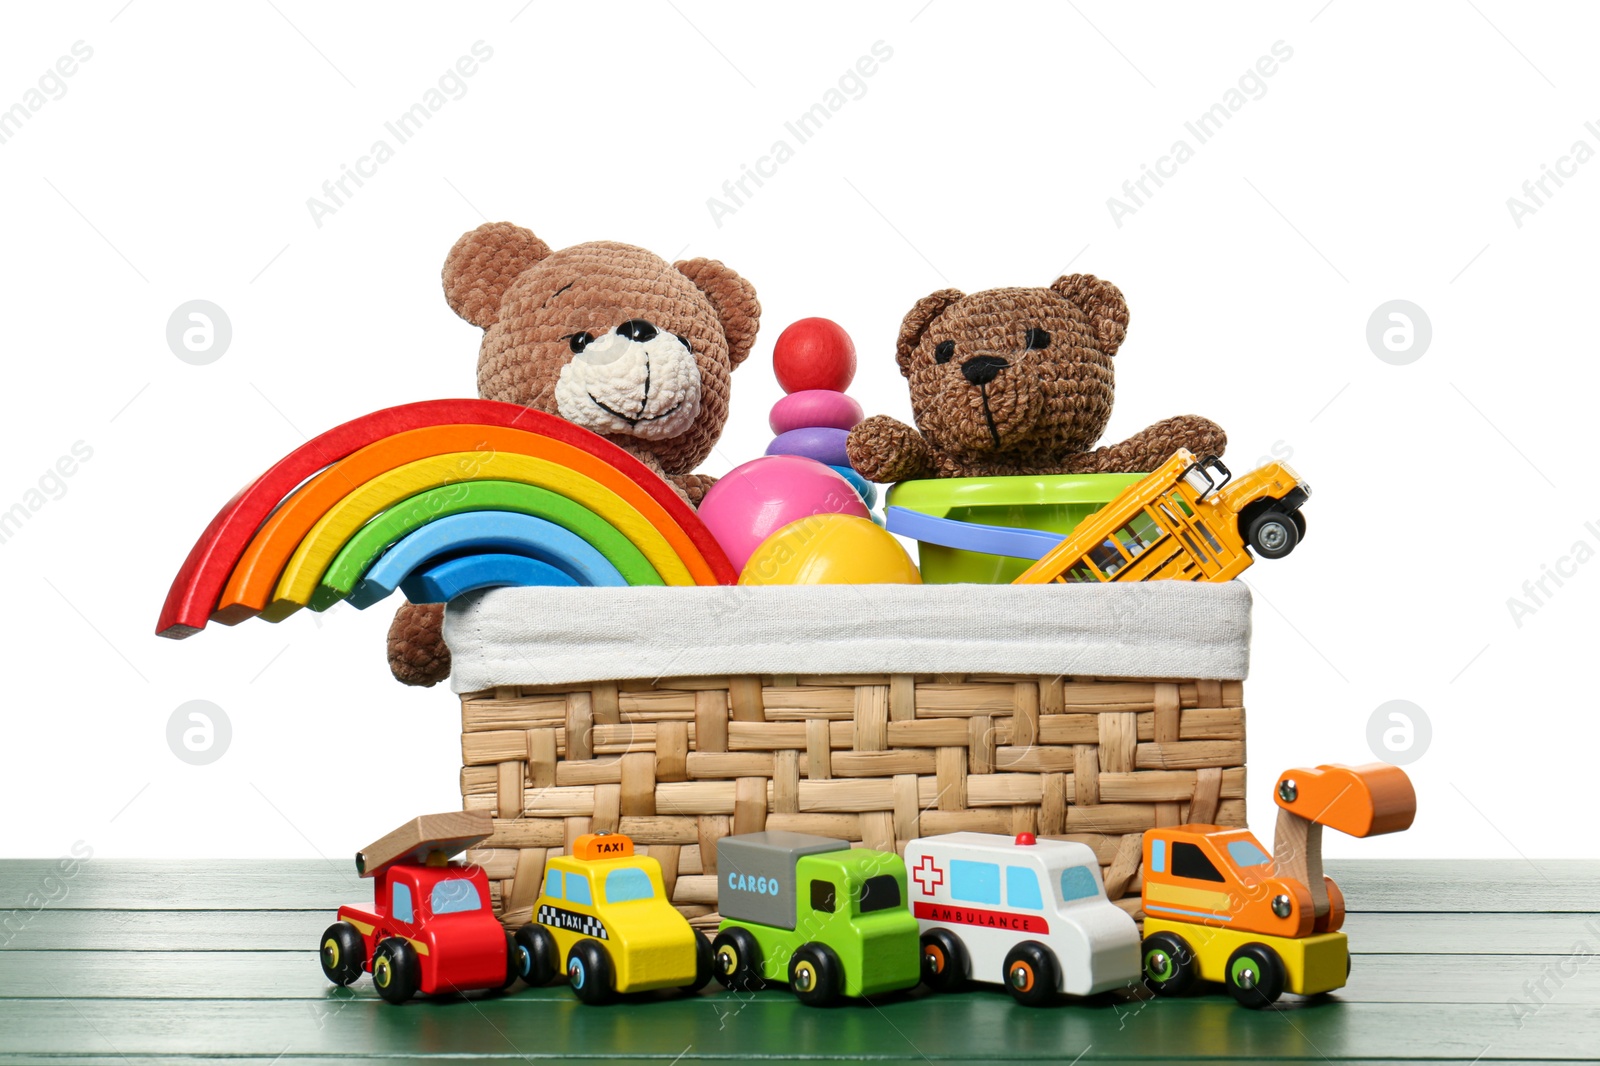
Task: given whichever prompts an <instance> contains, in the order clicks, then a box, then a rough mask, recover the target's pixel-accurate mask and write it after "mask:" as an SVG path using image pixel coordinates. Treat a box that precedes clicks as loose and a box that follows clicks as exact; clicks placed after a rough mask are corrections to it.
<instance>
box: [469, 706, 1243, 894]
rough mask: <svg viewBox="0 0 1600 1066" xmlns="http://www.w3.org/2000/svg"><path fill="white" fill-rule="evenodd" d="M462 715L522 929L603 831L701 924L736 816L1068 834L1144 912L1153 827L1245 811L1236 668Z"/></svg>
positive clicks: (870, 839) (494, 861)
mask: <svg viewBox="0 0 1600 1066" xmlns="http://www.w3.org/2000/svg"><path fill="white" fill-rule="evenodd" d="M461 712H462V738H461V746H462V761H463V763H464V764H465V765H464V766H463V768H462V771H461V793H462V800H463V803H464V805H465V807H466V809H469V810H488V811H491V812H493V813H494V815H495V823H494V826H495V832H494V835H493V836H492V837H490V838H489V839H488V840H486V841H485V842H484V844H483V846H482V847H481V848H480V849H479V850H475V851H473V852H471V853H470V855H469V857H470V858H471V859H473V860H474V861H476V862H478V863H480V864H481V865H483V866H484V867H485V868H486V870H487V872H488V875H489V877H490V883H491V885H492V886H493V888H494V894H495V899H494V903H495V908H496V911H497V913H500V914H501V916H502V918H503V920H505V921H506V922H507V923H508V924H520V922H522V921H526V920H527V918H528V915H529V913H530V909H531V907H532V905H533V902H534V899H535V897H536V896H537V895H538V893H539V888H540V884H541V882H542V879H543V870H544V865H545V861H546V859H547V858H548V857H550V856H552V855H556V854H559V853H561V851H562V850H564V849H565V848H566V847H567V846H568V845H569V844H570V843H571V841H572V840H573V839H574V838H575V837H576V836H578V835H579V834H580V833H587V832H594V831H601V830H615V831H621V832H623V833H626V834H628V835H629V836H631V837H632V838H633V839H634V840H635V841H636V842H637V843H638V844H639V845H642V846H643V847H644V848H645V849H647V851H648V854H650V855H652V856H654V857H655V858H656V859H657V860H658V861H659V862H660V863H661V867H662V871H663V873H664V875H665V878H666V883H667V889H668V892H669V894H670V895H671V898H672V900H673V902H674V904H675V905H676V906H677V907H678V909H679V910H681V911H682V912H683V913H684V914H685V915H687V916H688V917H689V918H690V919H691V920H692V921H694V923H695V924H696V925H701V926H705V925H712V924H714V923H715V921H716V915H715V910H716V899H717V878H716V873H717V841H718V840H720V839H721V838H722V837H723V836H726V835H727V834H729V833H748V832H755V831H758V830H761V829H791V830H797V831H802V832H808V833H818V834H822V835H825V836H833V837H838V838H840V839H844V840H850V841H859V842H861V843H862V844H864V845H866V846H869V847H875V848H883V849H889V848H894V849H897V850H901V849H903V848H904V847H905V844H906V842H907V841H908V840H910V839H912V838H914V837H918V836H928V835H933V834H938V833H949V832H955V831H958V830H973V831H979V832H990V833H1006V834H1009V833H1018V832H1032V833H1037V834H1040V835H1044V836H1052V837H1063V838H1065V839H1069V840H1077V841H1081V842H1083V843H1086V844H1088V845H1090V846H1091V847H1092V848H1094V849H1095V853H1096V854H1097V856H1098V857H1099V860H1100V863H1101V866H1102V872H1103V874H1104V876H1105V883H1106V890H1107V892H1108V894H1109V895H1110V896H1111V898H1112V899H1114V900H1120V901H1121V905H1122V906H1123V907H1124V908H1125V909H1127V910H1129V911H1130V912H1133V913H1137V908H1138V892H1139V888H1140V881H1139V859H1140V836H1141V834H1142V833H1143V832H1144V830H1146V829H1150V828H1152V827H1154V826H1159V825H1175V824H1178V823H1181V822H1186V821H1200V822H1216V823H1219V824H1223V825H1244V824H1245V801H1244V797H1245V774H1244V755H1245V748H1244V703H1243V695H1242V684H1241V683H1240V682H1239V681H1218V680H1177V679H1165V680H1151V679H1136V680H1116V679H1108V678H1088V677H1062V676H1059V675H1058V676H1051V677H1041V676H1012V675H988V674H962V675H943V674H939V675H934V674H928V675H922V674H916V675H913V674H892V675H887V674H886V675H873V676H861V675H856V676H844V675H830V676H815V677H813V676H783V675H778V676H772V675H768V676H737V677H700V678H672V679H666V680H658V681H654V682H651V681H620V682H618V681H606V682H589V683H567V684H558V685H542V686H527V685H500V686H497V687H495V688H493V689H490V690H486V691H479V692H473V693H469V694H464V695H463V696H462V697H461Z"/></svg>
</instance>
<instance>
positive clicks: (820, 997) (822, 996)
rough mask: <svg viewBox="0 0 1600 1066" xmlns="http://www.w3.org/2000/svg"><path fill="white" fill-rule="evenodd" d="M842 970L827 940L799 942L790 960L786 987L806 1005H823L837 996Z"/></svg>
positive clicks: (842, 974) (837, 957)
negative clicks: (822, 942)
mask: <svg viewBox="0 0 1600 1066" xmlns="http://www.w3.org/2000/svg"><path fill="white" fill-rule="evenodd" d="M843 976H844V970H843V968H842V967H841V966H840V965H839V956H837V955H835V954H834V953H833V949H832V948H830V947H828V946H827V945H826V944H814V943H813V944H801V945H800V947H799V948H797V949H796V950H795V953H794V957H793V958H791V959H790V960H789V987H790V988H792V989H793V990H794V996H795V998H796V999H798V1000H799V1001H800V1002H801V1003H804V1004H805V1005H806V1006H808V1007H826V1006H827V1005H828V1004H830V1003H832V1002H833V1001H834V1000H835V999H837V998H838V997H839V985H840V984H841V981H840V978H841V977H843Z"/></svg>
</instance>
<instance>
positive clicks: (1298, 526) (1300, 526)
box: [1289, 511, 1306, 547]
mask: <svg viewBox="0 0 1600 1066" xmlns="http://www.w3.org/2000/svg"><path fill="white" fill-rule="evenodd" d="M1289 521H1291V522H1293V523H1294V530H1295V532H1296V533H1298V534H1300V539H1299V540H1297V541H1295V545H1296V546H1297V547H1298V546H1299V545H1300V544H1301V543H1303V542H1304V541H1305V539H1306V513H1305V512H1304V511H1290V512H1289Z"/></svg>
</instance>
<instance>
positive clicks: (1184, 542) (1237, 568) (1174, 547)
mask: <svg viewBox="0 0 1600 1066" xmlns="http://www.w3.org/2000/svg"><path fill="white" fill-rule="evenodd" d="M1310 495H1311V486H1310V485H1308V484H1306V482H1304V481H1302V480H1301V479H1300V477H1299V475H1297V474H1296V473H1295V472H1294V471H1293V470H1291V469H1290V468H1289V467H1288V466H1287V465H1286V464H1284V463H1268V464H1267V465H1266V466H1263V467H1261V468H1259V469H1257V470H1252V471H1251V472H1250V473H1248V474H1245V475H1243V476H1242V477H1239V478H1237V479H1235V478H1234V477H1233V475H1232V474H1231V473H1229V471H1228V468H1227V467H1226V466H1224V465H1222V460H1221V459H1218V458H1217V457H1216V456H1214V455H1208V456H1206V457H1205V458H1204V459H1198V460H1197V459H1196V458H1195V457H1194V454H1193V453H1192V452H1190V451H1189V450H1188V449H1187V448H1180V449H1178V451H1177V452H1176V453H1175V454H1174V455H1173V456H1172V458H1170V459H1168V460H1167V461H1166V462H1165V463H1162V464H1161V466H1160V468H1159V469H1157V470H1155V471H1153V472H1152V473H1151V474H1150V475H1149V476H1147V477H1146V478H1145V479H1144V480H1143V481H1140V482H1138V483H1137V484H1134V485H1132V486H1129V487H1128V488H1127V489H1125V490H1123V492H1122V493H1121V494H1120V495H1118V496H1117V498H1116V499H1114V500H1112V501H1111V502H1110V503H1108V504H1106V505H1105V506H1104V507H1102V508H1100V510H1098V511H1096V512H1095V513H1094V514H1092V515H1090V516H1089V517H1088V518H1087V519H1085V520H1084V522H1083V523H1082V524H1081V525H1080V526H1079V527H1078V528H1077V530H1076V531H1075V532H1074V533H1073V534H1072V536H1070V537H1068V538H1067V539H1066V540H1064V541H1062V542H1061V543H1060V544H1059V545H1058V546H1056V547H1055V548H1054V549H1052V550H1051V551H1050V553H1049V554H1048V555H1046V556H1045V557H1044V558H1042V559H1040V560H1039V561H1038V562H1037V563H1035V564H1033V566H1031V567H1029V568H1028V569H1027V570H1026V571H1024V572H1023V574H1022V576H1020V577H1018V578H1017V579H1016V581H1015V582H1014V584H1018V585H1043V584H1048V583H1050V582H1053V581H1059V582H1075V581H1152V580H1161V579H1175V580H1179V581H1228V580H1231V579H1232V578H1235V577H1238V576H1239V574H1240V573H1241V572H1242V571H1243V570H1244V569H1245V568H1246V567H1248V566H1249V565H1250V564H1251V563H1252V562H1254V559H1253V558H1252V557H1251V554H1250V551H1248V550H1246V545H1248V546H1249V548H1250V549H1251V550H1253V551H1254V552H1255V554H1256V555H1259V556H1261V557H1262V558H1263V559H1281V558H1283V557H1284V556H1285V555H1288V554H1289V553H1290V552H1291V551H1293V550H1294V548H1295V545H1297V544H1299V543H1300V541H1301V539H1302V538H1304V537H1305V533H1306V520H1305V518H1304V517H1303V516H1302V515H1301V514H1300V507H1301V505H1302V504H1304V503H1305V501H1306V499H1307V498H1308V497H1310Z"/></svg>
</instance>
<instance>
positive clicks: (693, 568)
mask: <svg viewBox="0 0 1600 1066" xmlns="http://www.w3.org/2000/svg"><path fill="white" fill-rule="evenodd" d="M478 489H482V490H484V491H481V492H479V491H475V490H478ZM483 509H501V510H505V511H514V512H519V513H521V514H522V515H533V516H537V517H536V518H535V519H534V520H533V521H534V522H535V523H538V522H547V523H553V524H554V526H556V527H560V528H555V529H552V533H555V534H560V535H559V536H556V537H552V541H553V543H555V544H568V545H570V544H572V540H571V535H573V534H576V535H577V537H578V538H580V539H581V540H582V541H583V542H584V544H585V545H592V546H593V547H594V548H595V549H596V550H598V551H599V552H600V553H601V554H603V555H604V556H605V558H606V559H607V560H609V561H610V562H613V563H617V564H619V565H617V566H616V567H612V566H610V565H607V566H605V567H603V570H604V571H605V572H606V573H610V574H613V575H616V576H619V577H620V578H621V579H622V580H623V581H625V582H627V583H635V584H668V585H720V584H734V583H735V582H736V581H737V578H738V575H737V574H736V572H735V571H734V569H733V567H732V565H731V564H730V563H729V562H728V559H727V556H726V555H725V554H724V553H723V551H722V549H721V548H720V547H719V546H718V544H717V542H716V540H715V538H714V537H713V536H712V535H711V532H710V530H709V529H707V528H706V526H705V524H704V523H703V522H701V521H700V519H699V517H698V516H697V515H696V514H695V513H694V510H693V508H691V507H690V506H689V505H688V504H687V503H685V502H684V500H683V499H682V497H680V496H679V495H678V494H677V493H676V492H675V491H674V490H673V489H672V487H671V486H670V485H668V484H667V483H666V482H665V481H663V480H662V479H661V478H660V477H659V476H658V475H657V474H656V473H655V472H653V471H652V470H650V469H649V468H648V467H646V466H645V465H644V464H643V463H642V462H640V461H639V460H638V459H637V458H636V457H634V456H633V455H630V454H629V453H628V452H626V451H624V450H623V449H621V448H619V447H618V446H617V445H615V444H613V443H611V442H610V441H608V440H606V439H604V438H603V437H600V436H598V435H596V434H594V433H591V432H589V431H588V430H586V429H583V428H581V427H579V426H575V425H573V424H572V423H570V422H566V421H564V420H562V419H559V418H556V417H554V416H552V415H548V414H545V413H544V412H541V411H534V410H530V409H528V408H526V407H520V406H518V405H515V404H505V403H498V402H495V401H490V400H430V401H424V402H421V403H413V404H405V405H403V406H400V407H391V408H387V409H385V410H382V411H377V412H374V413H372V414H369V415H366V416H363V417H362V418H357V419H354V420H352V421H350V422H346V423H345V424H343V425H341V426H338V427H336V428H334V429H332V430H329V431H328V432H327V433H324V434H322V435H321V436H319V437H316V438H313V439H312V440H310V441H307V442H306V443H305V444H304V445H302V446H301V447H299V448H296V449H295V450H294V451H293V452H291V453H290V454H289V455H287V456H285V457H284V458H283V459H281V460H279V461H278V462H277V463H276V464H274V465H273V467H272V468H271V469H269V470H268V471H267V472H266V473H264V474H262V475H261V476H260V477H259V478H257V479H256V480H255V481H254V482H252V483H251V484H250V485H249V486H248V487H246V488H245V489H244V490H243V491H242V492H240V493H239V494H238V495H237V496H235V497H234V498H233V499H232V500H230V501H229V502H228V504H227V505H226V506H224V507H223V509H222V510H221V511H220V512H218V514H217V516H216V517H215V518H214V519H212V521H211V524H210V525H209V526H207V527H206V530H205V532H204V533H202V534H201V536H200V539H199V540H198V541H196V542H195V545H194V547H193V548H192V549H191V550H190V552H189V555H188V558H186V559H185V560H184V563H183V566H182V567H181V568H180V569H179V571H178V575H177V577H176V578H175V579H174V580H173V582H172V586H171V588H170V589H169V590H168V593H167V599H166V603H165V604H164V605H163V607H162V611H161V618H160V620H159V622H158V623H157V626H156V632H157V633H158V634H160V635H161V636H166V637H172V638H175V639H181V638H183V637H187V636H189V635H190V634H192V633H195V632H198V631H199V630H201V629H203V628H205V625H206V623H207V621H211V620H215V621H218V622H222V623H225V624H229V625H232V624H236V623H238V622H241V621H244V620H245V619H247V618H250V617H254V616H260V617H263V618H266V619H268V620H272V621H276V620H279V619H281V618H284V617H287V616H288V615H290V614H292V613H293V612H294V611H296V610H298V609H300V608H301V607H305V606H311V607H313V608H314V609H318V610H321V609H325V608H326V607H328V606H330V605H331V604H332V603H334V602H337V601H338V600H339V599H342V598H346V597H347V596H348V595H349V594H350V592H351V591H352V590H353V589H354V588H355V587H356V586H357V585H358V584H359V583H360V580H361V577H362V575H363V574H364V572H365V570H366V569H367V568H370V567H371V566H373V565H376V563H377V561H378V559H379V557H380V556H381V555H382V554H383V552H384V551H385V550H387V548H389V547H391V546H392V542H389V541H385V540H384V538H385V537H388V536H393V537H394V538H395V539H396V540H398V539H399V538H400V537H401V536H402V535H405V534H412V533H413V532H414V531H416V530H417V529H418V528H419V527H421V526H424V525H427V524H429V523H431V522H433V521H435V520H437V519H439V518H441V517H443V516H446V515H451V514H460V513H462V512H470V511H474V510H483ZM470 525H471V523H470V522H468V523H461V522H460V521H459V520H456V521H454V522H453V523H451V524H450V526H449V527H448V528H451V529H454V528H456V527H458V526H461V527H463V528H465V527H466V526H470ZM524 525H526V520H525V521H524ZM537 528H544V527H537ZM363 534H365V535H363ZM413 543H415V541H413ZM430 543H431V541H430ZM519 544H520V542H519ZM347 547H348V548H349V549H351V550H350V551H346V550H345V549H346V548H347ZM444 547H445V549H446V550H444V551H442V552H440V553H439V554H437V555H435V556H433V557H431V558H429V559H427V560H423V561H421V562H420V563H419V564H418V565H417V572H418V573H419V574H420V573H421V572H422V571H424V570H429V571H430V572H432V571H433V570H436V568H437V567H438V566H439V565H440V564H441V563H442V562H443V561H445V560H447V559H450V558H455V557H457V556H460V555H465V554H472V553H479V552H481V553H485V554H493V555H495V556H496V558H498V559H500V560H501V561H500V562H499V563H497V564H496V565H494V566H488V567H483V568H480V570H481V572H482V573H492V574H505V575H518V574H520V575H532V574H538V573H549V572H552V571H551V570H550V567H549V564H548V558H549V553H545V556H546V563H545V565H544V566H542V567H541V566H533V565H513V564H511V563H509V562H508V561H507V560H506V559H505V558H504V556H505V553H506V552H507V551H511V552H512V553H513V554H515V553H516V552H517V551H522V550H529V549H525V547H519V545H516V544H514V545H512V546H510V547H508V546H506V545H504V544H500V545H496V544H494V543H487V544H485V543H480V542H479V541H478V540H474V539H471V538H468V539H466V540H464V541H463V542H462V543H461V545H459V546H457V547H456V548H455V549H454V550H451V546H450V545H444ZM551 551H556V549H555V548H554V547H552V548H551ZM352 553H353V554H352ZM557 554H559V553H557ZM408 558H409V556H408ZM390 569H392V565H391V566H390ZM458 569H459V567H458ZM558 569H559V568H558ZM568 569H569V570H570V572H571V573H578V574H581V573H587V572H592V568H590V569H588V570H585V569H583V568H577V569H573V568H568ZM506 580H514V578H511V577H508V578H506ZM563 580H567V578H563ZM384 587H388V586H384ZM405 587H406V588H408V589H417V588H431V589H437V588H444V587H450V585H449V583H448V582H444V583H441V582H437V581H431V580H421V579H419V580H417V581H413V582H408V583H407V584H406V586H405Z"/></svg>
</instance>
